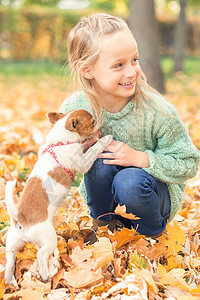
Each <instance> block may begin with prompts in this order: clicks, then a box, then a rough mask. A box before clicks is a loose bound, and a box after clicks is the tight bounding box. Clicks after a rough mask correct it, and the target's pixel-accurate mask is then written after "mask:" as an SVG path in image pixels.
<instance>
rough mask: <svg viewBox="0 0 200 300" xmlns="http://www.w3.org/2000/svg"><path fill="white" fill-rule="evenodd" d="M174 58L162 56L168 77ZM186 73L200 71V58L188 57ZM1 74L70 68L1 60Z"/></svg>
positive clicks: (61, 72) (54, 73)
mask: <svg viewBox="0 0 200 300" xmlns="http://www.w3.org/2000/svg"><path fill="white" fill-rule="evenodd" d="M173 65H174V63H173V58H172V57H162V58H161V67H162V70H163V73H164V75H165V76H166V77H167V78H168V77H170V76H172V74H173ZM183 66H184V73H185V74H186V75H187V76H193V75H194V74H196V73H200V59H199V58H194V57H186V58H185V60H184V65H183ZM0 74H3V75H5V76H13V75H16V76H20V77H23V76H32V77H35V78H37V77H40V76H43V75H49V76H62V75H64V76H69V74H70V72H69V69H68V68H67V67H66V66H64V64H59V63H56V62H50V61H22V62H21V61H3V60H0Z"/></svg>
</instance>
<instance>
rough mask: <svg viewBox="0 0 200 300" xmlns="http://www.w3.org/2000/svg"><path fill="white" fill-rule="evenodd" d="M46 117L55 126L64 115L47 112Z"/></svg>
mask: <svg viewBox="0 0 200 300" xmlns="http://www.w3.org/2000/svg"><path fill="white" fill-rule="evenodd" d="M46 116H47V119H49V121H50V122H51V123H53V124H55V123H56V122H57V121H58V120H60V119H62V118H63V117H64V116H65V115H64V114H62V113H57V112H48V113H47V114H46Z"/></svg>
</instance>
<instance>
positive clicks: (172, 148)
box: [144, 110, 200, 184]
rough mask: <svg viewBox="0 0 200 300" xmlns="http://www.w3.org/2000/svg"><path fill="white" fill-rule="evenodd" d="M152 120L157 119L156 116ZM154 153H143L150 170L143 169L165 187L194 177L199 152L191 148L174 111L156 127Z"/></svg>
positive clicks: (185, 132)
mask: <svg viewBox="0 0 200 300" xmlns="http://www.w3.org/2000/svg"><path fill="white" fill-rule="evenodd" d="M156 118H159V116H157V117H156ZM155 127H156V126H155ZM156 128H157V129H156V132H155V133H154V134H155V138H156V141H157V144H156V147H155V149H154V151H151V150H146V151H145V152H146V153H147V154H148V156H149V161H150V167H149V168H144V170H145V171H146V172H147V173H149V174H150V175H152V176H154V177H155V178H157V179H159V180H161V181H163V182H165V183H167V184H181V183H183V182H184V181H186V180H187V179H189V178H192V177H194V176H195V175H196V173H197V170H198V165H199V158H200V152H199V151H198V149H196V147H195V146H194V145H193V143H192V141H191V139H190V137H189V135H188V133H187V131H186V128H185V126H184V125H183V123H182V121H181V120H180V119H179V117H178V115H177V112H176V110H174V111H173V116H172V117H168V116H165V117H164V122H163V124H162V126H157V127H156Z"/></svg>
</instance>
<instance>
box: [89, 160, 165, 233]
mask: <svg viewBox="0 0 200 300" xmlns="http://www.w3.org/2000/svg"><path fill="white" fill-rule="evenodd" d="M84 181H85V186H86V191H87V197H88V202H87V204H88V206H89V208H90V214H91V217H92V218H94V219H97V218H98V217H99V216H101V215H103V214H106V213H109V212H114V210H115V208H116V206H117V205H118V204H119V205H125V206H126V212H127V213H132V214H134V215H136V216H137V217H139V218H140V219H139V220H131V219H127V218H123V217H120V216H116V215H112V214H108V215H105V216H102V217H100V219H101V220H110V219H112V218H117V219H119V220H120V221H121V222H122V223H123V224H124V225H125V226H126V227H127V228H131V227H134V228H135V229H137V231H138V232H139V233H141V234H145V235H156V234H158V233H160V232H161V231H163V230H164V229H165V227H166V221H167V219H168V218H169V214H170V196H169V191H168V188H167V185H166V184H165V183H163V182H161V181H159V180H157V179H155V178H154V177H152V176H151V175H149V174H148V173H147V172H146V171H144V170H143V169H140V168H134V167H128V168H127V167H126V168H125V167H121V166H117V165H106V164H104V163H103V159H97V160H96V161H95V162H94V164H93V166H92V168H91V169H90V170H89V172H88V173H87V174H85V176H84Z"/></svg>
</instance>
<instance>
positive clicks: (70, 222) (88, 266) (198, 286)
mask: <svg viewBox="0 0 200 300" xmlns="http://www.w3.org/2000/svg"><path fill="white" fill-rule="evenodd" d="M0 79H1V80H0V298H3V299H13V300H18V299H27V300H31V299H34V300H37V299H48V300H56V299H60V300H61V299H82V300H84V299H93V300H94V299H96V300H97V299H122V300H124V299H138V300H139V299H179V300H180V299H181V300H190V299H200V273H199V270H200V239H199V234H200V201H199V196H200V172H199V173H198V174H197V175H196V177H195V178H193V179H191V180H190V181H189V182H188V185H187V188H186V191H185V197H184V202H183V205H182V207H181V209H180V211H179V213H178V214H177V216H176V218H175V220H174V221H173V222H171V223H170V224H168V226H167V233H166V234H163V235H162V236H161V237H160V238H159V239H157V240H153V239H149V238H145V237H144V236H141V235H138V234H136V232H135V231H134V230H128V229H126V228H124V229H122V230H121V231H117V232H116V231H115V232H114V233H111V232H110V231H109V230H108V229H107V228H106V227H101V228H99V230H98V232H97V234H96V235H94V233H93V231H92V229H91V219H90V217H89V214H88V209H87V207H86V206H85V205H84V204H83V202H82V201H81V199H80V196H79V193H78V188H76V187H72V189H71V192H70V194H69V195H68V197H67V198H66V200H65V201H64V202H63V203H62V205H61V207H60V208H59V209H58V210H57V213H56V215H55V218H54V226H55V228H56V232H57V235H58V251H56V252H55V253H54V256H52V257H51V258H50V261H49V268H50V274H51V276H52V277H53V281H52V283H50V282H49V283H43V282H41V281H40V280H39V276H38V265H37V261H36V252H37V251H36V248H35V247H34V245H32V244H27V245H26V247H25V248H24V249H22V250H21V251H20V252H18V253H17V261H16V272H15V275H16V287H15V288H13V287H11V286H9V285H6V284H5V280H4V271H5V263H6V260H5V236H6V232H7V229H8V226H9V216H8V214H7V211H6V208H5V192H4V190H5V184H6V182H7V181H8V180H10V179H13V178H17V191H16V197H19V195H20V193H21V191H22V189H23V187H24V182H25V180H26V179H27V177H28V174H29V173H30V171H31V169H32V168H33V165H34V163H35V162H36V160H37V151H38V149H39V146H40V144H41V143H43V141H44V136H45V135H46V133H47V132H48V130H49V129H50V125H49V123H48V121H47V120H46V118H45V114H46V112H48V111H55V110H58V109H59V106H60V104H61V102H62V101H63V100H64V98H65V97H66V96H67V95H68V94H69V93H70V91H72V90H73V87H72V86H71V85H69V84H68V86H67V92H66V91H64V90H63V89H62V87H63V86H64V79H62V80H60V79H59V78H55V77H54V78H51V77H48V76H46V77H41V79H40V80H35V79H32V78H28V77H27V78H25V79H23V78H21V77H16V76H9V78H8V77H5V76H3V75H1V78H0ZM199 81H200V76H198V75H196V76H194V77H192V78H188V77H186V76H184V75H181V74H180V75H177V76H176V78H174V79H170V80H168V82H167V91H168V92H167V97H168V99H169V100H170V101H171V102H172V103H174V104H175V105H176V107H177V109H178V110H179V113H180V116H181V118H182V120H183V122H184V123H185V125H186V127H187V128H188V131H189V133H190V135H191V138H192V140H193V141H194V143H195V145H196V146H197V147H198V148H200V113H199V112H200V101H199V99H200V85H199ZM76 180H77V181H79V178H76ZM95 238H96V241H95Z"/></svg>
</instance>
